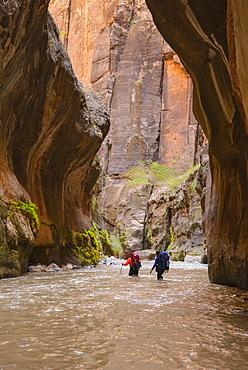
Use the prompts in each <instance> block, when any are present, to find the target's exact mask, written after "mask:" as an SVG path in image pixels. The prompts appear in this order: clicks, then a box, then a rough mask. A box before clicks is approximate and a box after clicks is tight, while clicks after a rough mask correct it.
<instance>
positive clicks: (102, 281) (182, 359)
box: [0, 262, 248, 370]
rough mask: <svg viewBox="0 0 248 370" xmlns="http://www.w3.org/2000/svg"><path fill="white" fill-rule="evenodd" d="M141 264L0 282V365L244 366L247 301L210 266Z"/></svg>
mask: <svg viewBox="0 0 248 370" xmlns="http://www.w3.org/2000/svg"><path fill="white" fill-rule="evenodd" d="M151 266H152V262H143V267H142V268H141V270H140V275H139V276H138V277H129V276H128V270H129V269H128V267H123V268H122V271H121V269H120V266H119V265H110V266H107V265H101V266H97V267H96V268H90V269H89V268H83V269H80V270H73V271H68V272H62V273H28V274H25V275H24V276H21V277H19V278H14V279H2V280H0V314H1V325H0V369H11V370H13V369H17V370H19V369H20V370H21V369H30V370H36V369H38V370H41V369H51V370H55V369H58V370H61V369H69V370H70V369H109V370H112V369H113V370H115V369H116V370H117V369H135V370H157V369H158V370H159V369H165V370H167V369H168V370H174V369H177V370H183V369H193V370H197V369H211V370H214V369H221V370H229V369H230V370H234V369H235V370H236V369H237V370H244V369H246V370H247V369H248V313H247V309H248V302H247V301H245V300H244V298H242V296H243V294H244V292H242V291H240V290H238V289H237V288H232V287H226V286H220V285H214V284H210V283H209V281H208V276H207V267H206V265H202V264H199V263H186V262H172V263H171V268H170V271H169V273H168V274H166V275H165V279H164V280H163V281H157V280H156V273H155V272H153V273H152V274H151V275H150V274H149V269H150V268H151Z"/></svg>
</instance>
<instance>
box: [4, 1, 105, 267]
mask: <svg viewBox="0 0 248 370" xmlns="http://www.w3.org/2000/svg"><path fill="white" fill-rule="evenodd" d="M48 3H49V0H19V1H11V0H9V1H6V2H4V3H2V4H0V44H1V48H0V81H1V84H0V129H1V136H0V190H1V192H0V194H1V199H2V200H3V201H4V202H5V204H7V202H9V201H10V200H12V201H18V200H20V199H21V200H22V201H28V200H29V199H31V200H32V202H34V203H35V204H36V205H37V206H38V209H39V217H40V221H41V228H40V232H39V237H38V239H36V242H37V243H42V244H49V243H50V244H51V243H54V238H53V236H52V234H51V230H50V228H49V227H48V226H47V225H51V224H53V225H55V227H58V228H66V229H72V230H75V231H79V232H81V231H82V230H83V229H84V228H88V227H90V219H91V215H90V197H91V191H92V189H93V186H94V184H95V182H96V180H97V178H98V174H99V168H97V166H95V165H94V159H95V155H96V153H97V151H98V149H99V147H100V145H101V143H102V141H103V139H104V137H105V136H106V134H107V132H108V129H109V115H108V113H107V111H106V109H105V108H104V107H103V105H102V104H101V102H100V101H99V100H98V99H97V98H96V97H95V96H94V95H93V94H91V93H90V92H87V91H85V90H84V89H83V87H82V85H81V84H80V82H79V81H78V80H77V78H76V77H75V74H74V72H73V69H72V66H71V62H70V60H69V58H68V56H67V53H66V52H65V49H64V47H63V45H62V44H61V42H60V40H59V35H58V30H57V27H56V25H55V23H54V21H53V19H52V17H51V16H50V14H49V12H48ZM7 218H8V214H7V212H4V213H3V218H2V220H1V221H2V223H3V228H2V231H3V233H7V234H8V230H7V227H6V225H7V221H6V219H7ZM4 225H5V226H4ZM23 227H25V226H24V225H23ZM20 234H21V233H20ZM19 237H20V235H19V234H18V231H16V233H15V242H13V243H14V244H13V245H12V248H14V249H16V250H18V246H19V245H20V240H19V241H18V238H19ZM32 238H33V236H32ZM1 241H3V243H7V244H8V245H9V246H10V247H11V243H12V241H11V240H10V239H9V238H8V235H7V236H6V235H1ZM30 243H31V244H32V243H33V240H30ZM30 243H29V242H28V240H26V241H25V243H24V244H25V245H28V244H30ZM30 252H31V248H30V246H29V248H26V250H25V247H24V249H23V250H22V252H20V254H22V255H23V254H25V253H26V254H30ZM17 253H19V251H17ZM23 260H25V262H23V263H24V264H25V266H21V270H22V271H25V268H26V265H27V261H28V257H27V256H26V257H25V258H24V259H23ZM21 270H20V271H19V272H21ZM17 274H18V272H17Z"/></svg>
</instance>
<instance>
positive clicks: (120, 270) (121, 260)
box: [120, 260, 122, 275]
mask: <svg viewBox="0 0 248 370" xmlns="http://www.w3.org/2000/svg"><path fill="white" fill-rule="evenodd" d="M121 271H122V260H121V269H120V275H121Z"/></svg>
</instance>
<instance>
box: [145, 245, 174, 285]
mask: <svg viewBox="0 0 248 370" xmlns="http://www.w3.org/2000/svg"><path fill="white" fill-rule="evenodd" d="M169 259H170V256H169V254H168V253H167V252H160V251H156V258H155V261H154V264H153V266H152V268H151V271H150V274H151V273H152V271H153V269H154V268H155V267H156V272H157V279H158V280H162V279H163V276H162V275H163V273H164V272H165V271H169V265H170V261H169Z"/></svg>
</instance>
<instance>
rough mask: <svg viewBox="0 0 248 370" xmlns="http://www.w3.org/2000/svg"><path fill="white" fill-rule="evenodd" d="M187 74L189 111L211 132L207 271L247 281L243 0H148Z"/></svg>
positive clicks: (223, 279)
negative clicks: (190, 91)
mask: <svg viewBox="0 0 248 370" xmlns="http://www.w3.org/2000/svg"><path fill="white" fill-rule="evenodd" d="M146 2H147V4H148V6H149V9H150V11H151V13H152V15H153V19H154V22H155V24H156V25H157V27H158V29H159V31H160V32H161V34H162V36H163V37H164V39H165V40H166V41H167V42H168V43H169V44H170V46H171V47H172V48H173V50H175V52H176V53H177V54H178V55H179V56H180V59H181V61H182V63H183V65H184V67H185V69H186V70H187V72H188V73H189V75H190V76H191V77H192V81H193V86H194V97H193V99H194V113H195V116H196V119H197V120H198V122H199V123H200V124H201V126H202V128H203V130H204V132H205V134H206V136H207V138H208V139H209V157H210V170H211V181H210V182H209V184H208V186H207V191H206V220H205V223H206V234H207V235H206V238H207V246H208V262H209V277H210V281H211V282H214V283H221V284H229V285H236V286H239V287H240V288H243V289H246V290H247V289H248V242H247V240H248V239H247V236H248V235H247V233H248V231H247V222H248V212H247V209H248V208H247V206H248V192H247V180H248V178H247V113H248V107H247V40H248V30H247V21H246V19H247V14H248V4H247V2H243V1H242V2H241V1H238V0H229V1H226V0H222V1H218V2H216V1H213V0H210V1H208V2H206V1H203V0H199V1H197V2H194V1H188V2H187V3H186V2H185V1H183V0H163V1H162V0H156V1H153V0H146Z"/></svg>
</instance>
